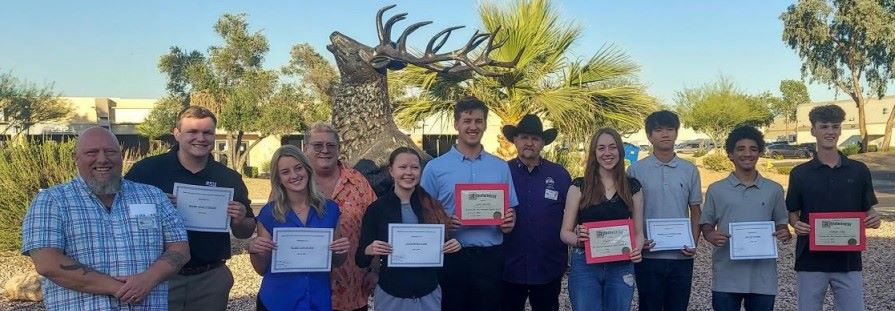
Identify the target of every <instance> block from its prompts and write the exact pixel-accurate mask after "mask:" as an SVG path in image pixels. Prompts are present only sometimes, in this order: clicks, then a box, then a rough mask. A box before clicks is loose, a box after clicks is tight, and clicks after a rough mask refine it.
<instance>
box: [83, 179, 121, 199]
mask: <svg viewBox="0 0 895 311" xmlns="http://www.w3.org/2000/svg"><path fill="white" fill-rule="evenodd" d="M84 181H85V182H86V183H87V186H88V187H90V190H92V191H93V194H96V195H110V194H116V193H118V191H120V190H121V176H110V177H109V180H106V181H99V180H96V178H85V179H84Z"/></svg>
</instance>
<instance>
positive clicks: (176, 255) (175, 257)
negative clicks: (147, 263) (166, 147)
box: [162, 251, 186, 269]
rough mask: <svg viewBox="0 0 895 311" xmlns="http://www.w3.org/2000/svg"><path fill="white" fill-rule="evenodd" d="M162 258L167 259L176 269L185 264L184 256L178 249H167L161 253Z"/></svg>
mask: <svg viewBox="0 0 895 311" xmlns="http://www.w3.org/2000/svg"><path fill="white" fill-rule="evenodd" d="M162 259H163V260H165V261H167V262H168V264H170V265H171V266H172V267H175V268H178V269H180V267H182V266H183V265H184V264H186V257H185V256H183V254H181V253H180V252H178V251H167V252H165V253H164V254H162Z"/></svg>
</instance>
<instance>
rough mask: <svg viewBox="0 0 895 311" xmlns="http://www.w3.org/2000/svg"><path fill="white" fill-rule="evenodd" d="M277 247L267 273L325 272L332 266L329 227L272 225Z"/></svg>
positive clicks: (330, 232) (331, 232)
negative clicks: (284, 226)
mask: <svg viewBox="0 0 895 311" xmlns="http://www.w3.org/2000/svg"><path fill="white" fill-rule="evenodd" d="M273 240H274V242H275V243H276V245H277V248H276V249H274V250H273V255H272V256H271V259H270V272H271V273H282V272H326V271H330V269H331V268H332V251H331V250H330V243H331V242H332V241H333V229H332V228H273Z"/></svg>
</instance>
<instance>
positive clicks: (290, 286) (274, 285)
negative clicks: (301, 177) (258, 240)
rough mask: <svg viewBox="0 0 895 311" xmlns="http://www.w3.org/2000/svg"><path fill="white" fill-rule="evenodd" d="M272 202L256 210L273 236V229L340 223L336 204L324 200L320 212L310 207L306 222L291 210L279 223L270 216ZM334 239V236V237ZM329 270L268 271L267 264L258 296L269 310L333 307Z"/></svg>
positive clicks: (259, 219) (271, 214)
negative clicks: (322, 210) (324, 202)
mask: <svg viewBox="0 0 895 311" xmlns="http://www.w3.org/2000/svg"><path fill="white" fill-rule="evenodd" d="M273 209H274V203H273V202H269V203H267V204H266V205H264V207H262V208H261V212H259V213H258V222H259V223H261V225H263V226H264V229H267V232H269V233H270V234H271V235H273V229H274V228H333V229H336V226H338V225H339V214H340V212H339V207H338V205H336V203H335V202H333V201H329V200H327V201H326V204H325V205H324V211H325V212H324V213H323V215H319V214H318V213H317V212H316V210H315V209H314V208H313V207H312V208H311V209H310V211H311V212H310V213H308V219H307V223H302V222H301V219H299V218H298V215H296V214H295V212H294V211H292V209H288V210H287V211H286V214H285V221H284V222H279V221H278V220H277V219H276V218H275V217H274V215H273ZM333 238H335V236H334V237H333ZM329 274H330V273H329V272H283V273H270V265H268V266H267V270H265V271H264V278H263V279H262V280H261V288H260V289H259V290H258V296H259V297H260V299H261V302H262V303H264V306H265V307H266V308H267V309H268V310H327V311H328V310H332V302H331V297H330V295H331V293H332V289H331V288H330V286H329V278H330V275H329Z"/></svg>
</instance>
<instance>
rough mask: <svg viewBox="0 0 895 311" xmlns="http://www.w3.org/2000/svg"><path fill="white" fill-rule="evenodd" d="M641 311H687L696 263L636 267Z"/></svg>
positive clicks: (656, 261) (663, 262)
mask: <svg viewBox="0 0 895 311" xmlns="http://www.w3.org/2000/svg"><path fill="white" fill-rule="evenodd" d="M634 268H635V270H636V271H637V292H638V293H639V294H638V297H639V299H638V302H640V304H639V306H640V310H642V311H686V310H687V305H688V304H690V287H691V286H692V284H693V259H682V260H677V259H650V258H644V259H643V261H641V262H640V263H638V264H637V265H635V266H634Z"/></svg>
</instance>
